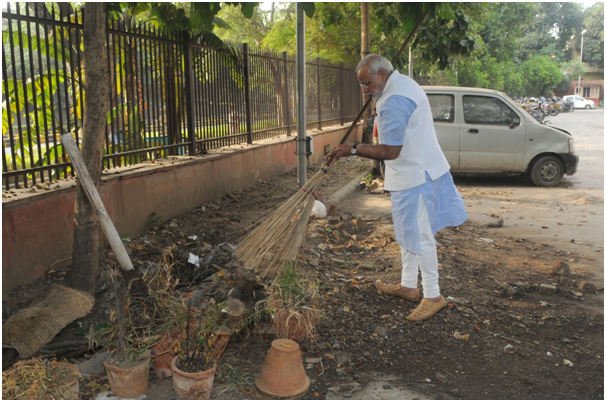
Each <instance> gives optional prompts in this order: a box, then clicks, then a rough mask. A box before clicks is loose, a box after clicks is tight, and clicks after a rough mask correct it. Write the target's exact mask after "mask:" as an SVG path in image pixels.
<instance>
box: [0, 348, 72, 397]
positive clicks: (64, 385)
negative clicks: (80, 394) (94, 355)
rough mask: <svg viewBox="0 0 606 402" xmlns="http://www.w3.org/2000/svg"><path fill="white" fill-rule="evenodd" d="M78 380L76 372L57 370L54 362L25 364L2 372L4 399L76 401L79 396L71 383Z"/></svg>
mask: <svg viewBox="0 0 606 402" xmlns="http://www.w3.org/2000/svg"><path fill="white" fill-rule="evenodd" d="M77 379H78V374H77V372H75V371H70V370H69V369H67V368H65V367H61V366H55V365H54V361H53V362H51V361H48V360H42V359H41V358H33V359H30V360H23V361H20V362H17V363H15V365H14V366H13V367H12V368H11V369H10V370H7V371H3V372H2V399H26V400H27V399H30V400H31V399H37V400H40V399H43V400H48V399H74V398H76V397H77V394H76V393H75V390H74V389H73V388H72V385H71V384H70V383H71V382H73V381H74V380H77Z"/></svg>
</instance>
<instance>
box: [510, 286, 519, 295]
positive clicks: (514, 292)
mask: <svg viewBox="0 0 606 402" xmlns="http://www.w3.org/2000/svg"><path fill="white" fill-rule="evenodd" d="M516 293H518V290H517V289H516V288H515V287H513V286H510V287H509V289H507V296H513V295H515V294H516Z"/></svg>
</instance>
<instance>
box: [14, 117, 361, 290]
mask: <svg viewBox="0 0 606 402" xmlns="http://www.w3.org/2000/svg"><path fill="white" fill-rule="evenodd" d="M348 128H349V125H345V126H333V127H326V128H325V129H324V130H322V131H317V130H314V131H315V132H314V131H312V132H311V133H308V135H310V136H311V137H312V138H313V155H311V156H310V157H309V161H310V163H312V164H313V163H316V162H320V161H321V160H322V159H323V158H324V150H325V147H327V146H328V145H330V146H334V145H335V144H338V143H339V142H340V141H341V139H342V138H343V136H344V135H345V133H346V131H347V129H348ZM361 138H362V125H358V126H357V127H356V128H355V129H354V130H353V132H352V133H351V135H350V136H349V139H348V141H347V142H348V143H354V142H358V141H360V140H361ZM295 145H296V142H295V141H294V137H288V138H285V137H280V138H276V139H270V140H262V141H258V142H257V143H255V144H253V145H240V144H238V145H235V146H231V147H228V148H227V149H225V148H223V149H218V150H213V152H210V153H209V154H207V155H200V156H194V157H187V156H181V157H169V159H162V160H158V161H155V162H154V163H152V162H146V163H144V164H141V165H135V166H129V167H126V168H121V169H115V171H114V169H112V170H111V171H108V172H104V174H103V178H102V183H101V185H100V187H99V189H98V190H99V194H100V195H101V198H102V200H103V203H104V205H105V208H106V209H107V211H108V213H109V215H110V217H111V218H112V220H113V222H114V225H115V226H116V229H117V230H118V233H119V234H120V236H121V237H130V236H137V235H140V234H142V233H144V232H145V231H147V230H148V229H149V228H150V227H151V226H152V225H153V220H152V214H153V213H156V214H159V215H160V216H162V217H163V218H164V219H169V218H171V217H174V216H177V215H180V214H182V213H184V212H187V211H189V210H190V209H193V208H195V207H197V206H199V205H201V204H204V203H206V202H209V201H212V200H215V199H218V198H220V197H222V196H224V195H225V194H226V193H229V192H233V191H238V190H242V189H244V188H247V187H249V186H252V185H253V184H255V183H256V182H257V181H258V180H260V179H265V178H271V177H275V176H277V175H279V174H282V173H285V172H288V171H290V170H292V169H294V168H296V164H297V155H295V149H296V146H295ZM75 183H76V181H75V179H73V178H72V179H67V180H64V181H61V182H60V183H59V185H57V186H56V187H59V188H53V189H52V190H48V191H43V192H42V193H40V191H39V190H38V191H36V190H35V187H34V188H33V190H34V191H36V192H35V193H31V192H30V191H31V190H32V189H22V190H15V192H14V193H16V196H15V197H11V198H10V199H7V198H5V197H3V198H2V295H3V298H4V297H5V295H6V293H7V292H8V291H10V290H11V289H13V288H14V287H16V286H20V285H23V284H27V283H31V282H33V281H34V280H35V279H36V278H38V277H40V276H42V275H44V274H45V273H46V272H47V271H48V269H49V268H50V267H51V265H53V264H55V263H59V262H62V261H65V264H68V263H69V258H70V257H71V253H72V243H73V227H74V205H75V193H76V191H75ZM53 186H54V185H53ZM102 241H103V242H104V241H105V238H104V237H103V235H102Z"/></svg>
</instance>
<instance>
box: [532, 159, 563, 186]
mask: <svg viewBox="0 0 606 402" xmlns="http://www.w3.org/2000/svg"><path fill="white" fill-rule="evenodd" d="M530 177H531V178H532V182H533V183H534V184H536V185H537V186H539V187H553V186H556V185H558V184H559V183H560V182H561V181H562V179H563V178H564V164H563V163H562V161H561V160H560V159H558V158H557V157H555V156H544V157H542V158H539V159H538V160H537V161H536V162H535V163H534V165H532V169H531V171H530Z"/></svg>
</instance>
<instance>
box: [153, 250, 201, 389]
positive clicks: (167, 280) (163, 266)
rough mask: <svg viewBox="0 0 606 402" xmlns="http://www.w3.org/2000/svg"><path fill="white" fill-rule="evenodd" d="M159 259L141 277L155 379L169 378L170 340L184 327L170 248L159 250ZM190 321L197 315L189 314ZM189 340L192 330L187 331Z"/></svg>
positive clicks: (180, 334)
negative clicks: (161, 258) (191, 315)
mask: <svg viewBox="0 0 606 402" xmlns="http://www.w3.org/2000/svg"><path fill="white" fill-rule="evenodd" d="M162 254H163V260H162V261H160V262H159V263H157V264H155V265H154V268H153V269H149V270H148V271H147V272H146V273H145V274H144V275H143V277H142V280H143V283H144V284H145V285H146V287H147V297H146V299H147V300H146V305H147V306H148V308H149V309H148V311H149V316H150V326H149V328H150V332H151V335H152V337H153V339H154V344H153V345H152V347H151V357H152V360H153V366H154V372H155V373H156V376H157V377H159V378H166V377H170V376H172V370H171V362H172V360H173V359H174V357H175V353H174V351H173V341H174V340H175V339H177V338H179V337H180V336H182V332H183V331H182V329H183V328H184V327H185V311H186V306H185V304H184V303H183V300H182V299H181V298H176V297H175V296H174V295H175V288H176V285H177V280H175V278H174V277H173V275H172V268H173V266H174V262H173V257H172V254H171V249H165V250H163V253H162ZM192 314H194V316H193V317H192V318H193V319H194V320H195V319H197V317H198V315H199V314H198V313H197V310H196V312H195V313H194V312H192ZM188 332H189V334H190V337H191V336H193V328H191V327H190V329H189V331H188Z"/></svg>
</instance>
